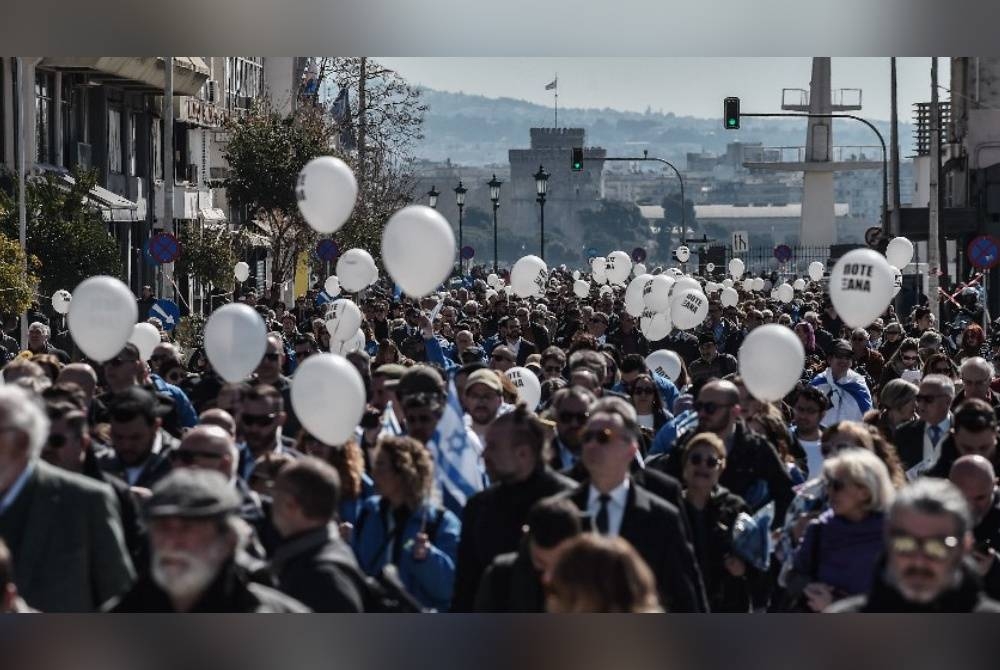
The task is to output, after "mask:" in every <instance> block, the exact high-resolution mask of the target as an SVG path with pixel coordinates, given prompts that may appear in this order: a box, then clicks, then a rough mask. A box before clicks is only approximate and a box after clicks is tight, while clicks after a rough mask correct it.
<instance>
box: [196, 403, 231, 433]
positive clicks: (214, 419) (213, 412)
mask: <svg viewBox="0 0 1000 670" xmlns="http://www.w3.org/2000/svg"><path fill="white" fill-rule="evenodd" d="M198 424H199V425H202V426H205V425H208V426H218V427H219V428H221V429H222V430H224V431H226V432H227V433H229V435H230V437H232V438H233V439H234V440H235V439H236V419H234V418H233V415H232V414H230V413H229V412H227V411H226V410H224V409H218V408H213V409H207V410H205V411H204V412H202V413H201V415H199V416H198Z"/></svg>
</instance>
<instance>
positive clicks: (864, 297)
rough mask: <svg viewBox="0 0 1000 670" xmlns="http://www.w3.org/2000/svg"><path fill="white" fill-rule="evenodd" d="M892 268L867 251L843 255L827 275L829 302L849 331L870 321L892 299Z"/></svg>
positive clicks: (879, 255)
mask: <svg viewBox="0 0 1000 670" xmlns="http://www.w3.org/2000/svg"><path fill="white" fill-rule="evenodd" d="M894 275H895V273H894V272H893V271H892V266H890V265H889V262H888V261H886V259H885V256H883V255H882V254H880V253H878V252H876V251H873V250H871V249H855V250H853V251H849V252H847V253H846V254H844V255H843V256H842V257H841V258H840V260H839V261H837V264H836V265H834V266H833V270H832V271H831V272H830V299H831V301H832V302H833V306H834V308H835V309H836V310H837V314H838V315H840V318H841V319H842V320H843V321H844V323H845V324H847V325H848V326H850V327H851V328H863V327H865V326H867V325H868V324H870V323H871V322H872V321H874V320H875V319H876V318H877V317H878V316H879V315H880V314H882V312H884V311H885V308H886V307H887V306H888V305H889V302H890V301H891V300H892V296H893V290H894Z"/></svg>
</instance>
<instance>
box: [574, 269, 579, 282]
mask: <svg viewBox="0 0 1000 670" xmlns="http://www.w3.org/2000/svg"><path fill="white" fill-rule="evenodd" d="M579 278H580V271H579V270H573V279H574V280H576V279H579Z"/></svg>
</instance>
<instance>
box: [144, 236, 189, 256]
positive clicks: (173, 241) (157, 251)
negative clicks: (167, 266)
mask: <svg viewBox="0 0 1000 670" xmlns="http://www.w3.org/2000/svg"><path fill="white" fill-rule="evenodd" d="M149 255H150V256H152V257H153V259H154V260H155V261H156V262H157V263H173V262H174V261H176V260H177V259H178V258H180V255H181V243H180V242H179V241H178V240H177V238H176V237H175V236H174V235H173V234H172V233H157V234H156V235H153V236H152V237H151V238H149Z"/></svg>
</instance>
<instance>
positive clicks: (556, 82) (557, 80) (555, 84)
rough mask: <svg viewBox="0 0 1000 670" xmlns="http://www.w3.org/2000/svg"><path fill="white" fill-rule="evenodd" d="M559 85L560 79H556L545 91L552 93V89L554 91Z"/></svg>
mask: <svg viewBox="0 0 1000 670" xmlns="http://www.w3.org/2000/svg"><path fill="white" fill-rule="evenodd" d="M558 85H559V78H558V77H556V78H555V79H553V80H552V81H551V82H549V83H548V84H546V85H545V90H546V91H551V90H552V89H554V88H555V87H556V86H558Z"/></svg>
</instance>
